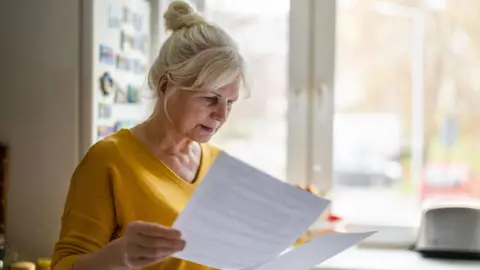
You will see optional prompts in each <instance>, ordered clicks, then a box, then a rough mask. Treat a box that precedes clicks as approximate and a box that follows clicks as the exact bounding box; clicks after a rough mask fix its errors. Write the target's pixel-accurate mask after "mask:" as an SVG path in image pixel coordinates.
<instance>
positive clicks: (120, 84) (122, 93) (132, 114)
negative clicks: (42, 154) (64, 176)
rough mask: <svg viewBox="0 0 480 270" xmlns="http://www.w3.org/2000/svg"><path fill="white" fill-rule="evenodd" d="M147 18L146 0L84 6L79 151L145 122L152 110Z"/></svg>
mask: <svg viewBox="0 0 480 270" xmlns="http://www.w3.org/2000/svg"><path fill="white" fill-rule="evenodd" d="M150 15H151V7H150V3H149V2H148V1H143V0H87V1H83V18H84V20H83V25H82V29H83V31H82V35H83V38H82V40H81V42H82V54H83V55H82V59H83V60H84V63H83V64H82V66H81V68H82V71H81V74H82V78H81V83H84V84H85V87H82V88H83V89H82V90H84V91H83V92H82V93H81V100H82V101H81V103H80V104H81V105H82V106H83V107H82V108H81V112H82V115H83V119H82V125H81V131H82V132H81V135H82V145H81V149H82V150H83V152H85V151H86V150H87V149H88V148H89V147H90V146H91V145H92V144H93V143H95V142H97V141H98V140H100V139H102V138H104V137H105V136H108V135H110V134H112V133H114V132H115V131H118V130H119V129H121V128H129V127H132V126H133V125H135V124H137V123H139V122H140V121H142V120H144V119H145V118H146V117H148V114H149V113H150V111H151V108H152V104H153V102H154V92H151V91H150V90H149V89H148V87H147V76H148V69H149V67H150V63H151V59H152V57H151V39H152V29H151V20H150ZM88 18H92V20H88ZM154 36H155V35H154ZM85 90H86V91H85Z"/></svg>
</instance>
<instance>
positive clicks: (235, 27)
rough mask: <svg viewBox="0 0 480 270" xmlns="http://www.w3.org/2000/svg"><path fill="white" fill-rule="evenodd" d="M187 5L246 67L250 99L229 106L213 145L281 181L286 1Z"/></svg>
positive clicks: (213, 1) (219, 0)
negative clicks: (215, 27) (229, 41)
mask: <svg viewBox="0 0 480 270" xmlns="http://www.w3.org/2000/svg"><path fill="white" fill-rule="evenodd" d="M193 2H194V4H196V5H197V6H199V5H200V6H202V7H203V14H204V16H206V17H207V18H208V19H209V20H210V21H212V22H214V23H218V24H219V25H221V26H222V27H223V28H224V29H226V30H227V31H228V33H229V34H230V35H232V36H233V37H234V38H235V40H236V41H237V42H238V43H239V46H240V49H241V50H242V53H243V56H244V57H245V58H246V61H247V63H248V64H249V70H248V71H249V74H248V76H249V79H250V83H251V85H250V87H251V91H252V93H253V94H252V95H251V96H250V97H249V98H247V99H241V100H240V101H239V102H237V103H236V104H235V105H234V107H233V110H232V113H231V116H230V120H229V121H228V122H227V123H226V124H225V126H224V127H223V128H222V129H221V130H220V131H219V133H218V134H217V135H216V136H215V137H214V139H213V143H215V144H217V145H219V146H221V147H222V149H224V150H225V151H227V152H229V153H231V154H232V155H234V156H236V157H238V158H240V159H242V160H243V161H245V162H247V163H249V164H251V165H253V166H255V167H259V168H260V169H262V170H265V171H266V172H267V173H269V174H271V175H273V176H275V177H278V178H280V179H282V180H284V179H286V172H287V167H286V166H287V162H286V161H287V160H286V158H287V157H286V153H287V141H286V140H287V118H286V115H287V104H288V102H287V101H288V97H287V79H288V69H287V64H288V62H287V61H288V14H289V4H290V1H289V0H273V1H272V0H271V1H260V2H258V1H254V0H242V1H237V0H204V1H193ZM199 2H202V3H199ZM272 6H275V7H276V8H272Z"/></svg>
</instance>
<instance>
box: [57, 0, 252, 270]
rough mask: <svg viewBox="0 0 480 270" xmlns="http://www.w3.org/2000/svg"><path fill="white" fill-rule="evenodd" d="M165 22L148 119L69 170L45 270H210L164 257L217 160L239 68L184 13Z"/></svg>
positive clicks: (231, 49) (182, 7)
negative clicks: (218, 136)
mask: <svg viewBox="0 0 480 270" xmlns="http://www.w3.org/2000/svg"><path fill="white" fill-rule="evenodd" d="M164 18H165V24H166V27H167V28H168V29H169V30H172V34H171V36H170V37H169V38H168V39H167V41H165V43H164V44H163V47H162V48H161V50H160V53H159V55H158V57H157V58H156V59H155V61H154V63H153V65H152V67H151V69H150V72H149V78H148V82H149V86H150V88H151V89H154V90H155V91H156V95H157V104H156V107H155V110H154V112H153V114H152V116H151V117H150V118H149V119H148V120H146V121H145V122H143V123H141V124H139V125H138V126H135V127H133V128H132V129H123V130H120V131H119V132H117V133H115V134H113V135H111V136H109V137H107V138H105V139H103V140H102V141H100V142H98V143H96V144H95V145H94V146H92V148H91V149H90V150H89V151H88V153H87V154H86V156H85V157H84V159H83V160H82V161H81V163H80V164H79V166H78V167H77V169H76V171H75V173H74V174H73V177H72V181H71V185H70V190H69V192H68V197H67V200H66V205H65V210H64V214H63V217H62V230H61V235H60V239H59V241H58V242H57V244H56V245H55V250H54V255H53V266H52V269H55V270H67V269H68V270H70V269H73V270H92V269H101V270H109V269H115V270H116V269H152V270H153V269H154V270H163V269H181V270H197V269H198V270H203V269H208V268H207V267H205V266H201V265H197V264H194V263H191V262H187V261H182V260H179V259H176V258H173V257H172V255H173V254H174V253H176V252H178V251H180V250H182V249H183V248H184V246H185V244H186V243H185V242H184V241H183V240H182V237H181V232H179V231H176V230H174V229H172V228H170V227H171V225H172V224H173V222H174V220H175V219H176V217H177V215H178V213H179V212H180V211H181V210H182V208H183V207H184V206H185V205H186V203H187V201H188V199H189V197H190V196H191V195H192V193H193V192H194V190H195V187H196V186H197V185H198V183H199V182H200V181H201V179H202V177H203V176H204V175H205V173H206V171H207V169H208V168H209V166H210V165H212V163H213V162H214V159H215V157H216V155H217V154H218V152H219V150H218V149H217V148H215V147H213V146H211V145H209V144H207V142H208V141H209V140H210V139H211V137H212V136H213V135H214V134H215V132H216V131H217V130H218V129H219V128H220V127H221V126H222V125H223V123H224V122H225V121H226V120H227V118H228V116H229V113H230V110H231V108H232V105H233V103H234V102H235V101H236V100H237V98H238V96H239V88H240V85H241V84H242V83H243V81H244V61H243V59H242V57H241V56H240V54H239V52H238V50H237V47H236V45H235V44H234V42H233V40H232V39H231V37H229V35H228V34H227V33H226V32H225V31H223V30H222V29H221V28H219V27H217V26H214V25H212V24H209V23H207V22H206V21H205V20H204V19H203V18H202V17H200V16H199V15H198V14H195V13H193V11H192V8H191V7H190V6H189V5H188V4H186V3H184V2H181V1H174V2H173V3H171V4H170V6H169V8H168V10H167V11H166V13H165V14H164ZM187 244H188V243H187Z"/></svg>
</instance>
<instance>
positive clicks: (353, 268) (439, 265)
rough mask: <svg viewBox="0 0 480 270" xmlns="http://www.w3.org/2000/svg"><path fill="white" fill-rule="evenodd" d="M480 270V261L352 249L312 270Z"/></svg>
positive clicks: (412, 253) (403, 251) (402, 251)
mask: <svg viewBox="0 0 480 270" xmlns="http://www.w3.org/2000/svg"><path fill="white" fill-rule="evenodd" d="M417 269H418V270H480V261H458V260H440V259H426V258H422V256H420V255H419V254H418V253H416V252H414V251H409V250H393V249H385V250H384V249H369V248H363V249H361V248H351V249H348V250H346V251H344V252H342V253H340V254H338V255H336V256H334V257H333V258H330V259H329V260H327V261H325V262H324V263H322V264H321V265H319V266H318V267H316V268H314V269H312V270H417Z"/></svg>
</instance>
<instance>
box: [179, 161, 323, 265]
mask: <svg viewBox="0 0 480 270" xmlns="http://www.w3.org/2000/svg"><path fill="white" fill-rule="evenodd" d="M329 203H330V202H329V201H328V200H325V199H322V198H319V197H318V196H315V195H313V194H311V193H309V192H306V191H304V190H301V189H299V188H296V187H293V186H291V185H289V184H286V183H283V182H281V181H279V180H277V179H274V178H273V177H271V176H269V175H267V174H265V173H263V172H261V171H259V170H257V169H255V168H253V167H251V166H249V165H247V164H246V163H243V162H241V161H239V160H237V159H235V158H233V157H231V156H229V155H228V154H226V153H223V152H222V153H221V154H220V155H219V156H218V157H217V159H216V161H215V163H214V164H213V165H212V167H211V168H210V170H209V172H208V173H207V175H206V176H205V178H204V179H203V180H202V182H201V183H200V185H199V186H198V187H197V190H196V191H195V193H194V194H193V196H192V198H191V199H190V201H189V202H188V204H187V205H186V207H185V209H184V210H183V211H182V213H181V214H180V215H179V217H178V218H177V220H176V221H175V223H174V224H173V227H174V228H177V229H179V230H180V231H181V232H182V235H183V237H184V239H185V240H186V242H187V245H186V247H185V249H184V250H183V251H182V252H179V253H177V254H175V257H177V258H180V259H184V260H189V261H192V262H195V263H199V264H203V265H206V266H210V267H213V268H217V269H242V268H246V267H251V266H257V265H261V264H263V263H265V262H267V261H270V260H272V259H274V258H276V257H277V256H278V254H280V253H281V252H282V251H284V250H285V249H287V248H288V247H289V246H290V245H291V244H293V243H294V242H295V241H296V240H297V239H298V237H300V236H301V235H302V234H303V233H304V232H306V230H307V229H308V228H309V226H310V225H311V224H312V223H313V222H314V221H315V220H316V219H317V218H318V217H319V216H320V214H321V213H322V212H323V211H324V210H325V208H326V207H327V206H328V204H329Z"/></svg>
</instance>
